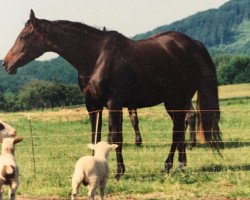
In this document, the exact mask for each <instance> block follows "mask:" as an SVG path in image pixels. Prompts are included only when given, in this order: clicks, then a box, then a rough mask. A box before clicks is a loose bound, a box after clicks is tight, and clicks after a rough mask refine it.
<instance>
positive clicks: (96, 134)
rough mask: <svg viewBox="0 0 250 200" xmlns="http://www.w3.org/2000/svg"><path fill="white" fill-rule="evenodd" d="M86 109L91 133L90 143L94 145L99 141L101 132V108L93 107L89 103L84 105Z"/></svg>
mask: <svg viewBox="0 0 250 200" xmlns="http://www.w3.org/2000/svg"><path fill="white" fill-rule="evenodd" d="M86 107H87V110H88V113H89V117H90V122H91V131H92V143H93V144H95V143H97V142H100V141H101V131H102V110H103V107H102V106H94V105H92V104H90V103H86Z"/></svg>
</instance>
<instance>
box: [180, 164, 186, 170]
mask: <svg viewBox="0 0 250 200" xmlns="http://www.w3.org/2000/svg"><path fill="white" fill-rule="evenodd" d="M186 165H187V164H186V163H179V166H178V169H179V170H181V171H185V169H186Z"/></svg>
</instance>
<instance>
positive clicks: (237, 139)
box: [0, 108, 250, 191]
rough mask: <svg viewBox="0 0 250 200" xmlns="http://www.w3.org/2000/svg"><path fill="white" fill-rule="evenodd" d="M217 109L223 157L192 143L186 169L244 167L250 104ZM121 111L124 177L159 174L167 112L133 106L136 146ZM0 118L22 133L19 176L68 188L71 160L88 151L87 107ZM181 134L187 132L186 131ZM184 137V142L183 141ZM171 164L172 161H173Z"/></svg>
mask: <svg viewBox="0 0 250 200" xmlns="http://www.w3.org/2000/svg"><path fill="white" fill-rule="evenodd" d="M115 112H117V111H115ZM119 112H120V111H119ZM177 112H179V111H177ZM221 112H222V115H221V116H222V120H221V122H220V127H221V131H222V133H223V142H224V144H225V149H224V150H222V155H223V157H224V158H223V159H222V158H221V157H219V156H217V155H216V154H215V153H214V152H213V151H211V150H210V149H209V148H204V145H202V144H198V146H197V148H194V149H193V150H187V157H188V161H187V169H189V170H191V171H193V172H198V173H214V171H215V170H219V171H221V172H222V173H223V172H226V173H228V171H230V172H232V173H237V172H238V171H244V170H249V168H250V167H249V166H250V159H249V158H250V123H249V122H250V109H248V108H246V109H222V110H221ZM123 113H124V117H123V120H124V123H123V137H124V139H123V157H124V161H125V165H126V169H127V170H126V172H125V176H127V179H129V178H131V179H133V180H137V179H138V180H141V179H143V178H144V179H150V180H151V179H152V177H155V178H153V179H157V178H158V177H159V176H161V175H162V173H161V170H162V169H163V167H164V162H165V159H166V157H167V155H168V153H169V147H170V145H171V144H172V122H171V120H170V118H169V119H168V118H166V116H168V115H167V114H166V112H165V111H164V110H163V109H156V108H154V109H151V110H146V111H142V112H141V111H140V110H138V117H139V121H140V124H139V125H140V132H141V135H142V146H141V147H137V146H136V145H135V141H134V138H135V137H134V130H133V128H132V126H131V122H130V120H129V118H128V116H127V115H128V114H127V115H125V113H127V111H126V110H123ZM0 117H1V118H2V119H4V121H7V122H8V123H10V124H11V125H13V126H14V127H16V129H17V131H18V135H22V136H23V138H24V141H23V143H20V144H18V145H17V147H16V159H17V161H18V163H19V166H20V175H21V180H22V181H23V182H25V183H26V182H27V185H28V184H30V183H32V184H34V186H35V185H37V183H36V182H44V185H46V184H47V185H52V186H54V188H53V187H51V191H54V190H55V191H57V190H58V191H62V190H64V189H67V190H69V188H70V181H69V177H70V176H71V174H72V173H73V170H74V164H75V162H76V161H77V160H78V159H79V158H80V157H81V156H83V155H91V154H92V152H91V150H88V149H87V146H86V144H87V143H90V142H91V137H92V132H91V128H90V121H89V116H88V112H87V111H86V110H75V111H74V112H73V113H71V112H68V111H65V112H60V113H58V112H54V113H53V112H52V113H46V112H37V113H17V114H13V115H12V114H8V115H5V116H4V117H3V116H2V115H0ZM103 118H104V119H103V130H102V139H103V140H107V135H108V131H107V129H108V125H107V124H108V111H107V110H104V111H103ZM187 132H188V131H187ZM186 136H187V137H188V133H186ZM186 142H187V144H188V143H189V141H188V140H187V141H186ZM115 157H116V156H115V153H114V152H113V153H112V154H111V156H110V168H111V170H110V175H111V176H110V177H111V178H112V177H113V175H114V174H115V171H116V158H115ZM176 157H178V152H176ZM175 164H176V165H178V161H177V160H175ZM207 167H208V168H207ZM209 167H211V168H209ZM41 176H42V177H41ZM52 177H53V178H52ZM33 178H34V181H33V180H32V179H33ZM47 180H48V181H47ZM35 181H36V182H35ZM51 182H53V183H51ZM55 182H56V183H55ZM59 182H60V183H59ZM38 187H42V186H41V185H40V186H38ZM56 187H58V188H56Z"/></svg>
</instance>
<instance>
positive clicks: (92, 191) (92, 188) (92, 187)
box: [88, 183, 98, 200]
mask: <svg viewBox="0 0 250 200" xmlns="http://www.w3.org/2000/svg"><path fill="white" fill-rule="evenodd" d="M97 186H98V184H96V183H94V184H90V185H88V188H89V192H88V195H89V197H90V199H91V200H94V199H95V191H96V188H97Z"/></svg>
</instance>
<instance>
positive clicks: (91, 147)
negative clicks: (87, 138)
mask: <svg viewBox="0 0 250 200" xmlns="http://www.w3.org/2000/svg"><path fill="white" fill-rule="evenodd" d="M87 147H88V148H89V149H92V150H94V149H95V145H94V144H87Z"/></svg>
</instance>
